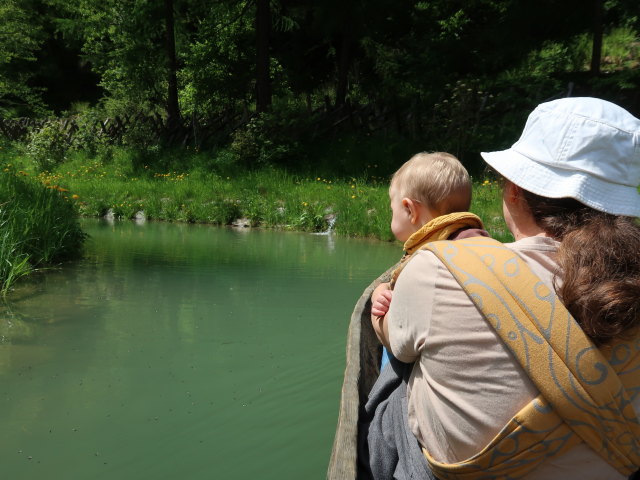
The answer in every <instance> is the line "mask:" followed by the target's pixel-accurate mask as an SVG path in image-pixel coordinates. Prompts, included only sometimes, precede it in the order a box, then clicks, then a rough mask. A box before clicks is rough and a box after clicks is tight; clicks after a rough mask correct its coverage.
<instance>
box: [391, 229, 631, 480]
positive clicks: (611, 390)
mask: <svg viewBox="0 0 640 480" xmlns="http://www.w3.org/2000/svg"><path fill="white" fill-rule="evenodd" d="M420 248H421V249H427V250H430V251H431V252H433V253H434V254H435V255H436V256H437V257H438V258H439V259H440V260H441V261H442V262H443V263H444V265H445V266H446V267H447V268H448V269H449V271H450V272H451V273H452V274H453V276H454V277H455V278H456V280H457V281H458V282H459V283H460V285H461V286H462V288H463V289H464V290H465V291H466V293H467V294H468V295H469V297H470V298H471V300H472V301H473V302H474V304H475V305H476V307H477V308H478V309H479V310H480V312H482V314H483V316H484V317H485V319H486V320H487V321H488V322H489V323H490V324H491V325H492V327H493V328H494V329H495V330H496V332H497V333H498V334H499V336H500V337H501V339H502V340H503V342H504V343H505V345H506V346H507V347H508V348H509V350H510V351H511V352H512V353H513V355H514V356H515V358H516V359H517V360H518V362H519V363H520V365H521V366H522V368H523V369H524V370H525V372H526V373H527V375H528V376H529V378H531V380H532V381H533V383H534V384H535V385H536V387H537V388H538V390H539V392H540V395H539V396H538V397H537V398H535V399H533V400H532V401H531V402H530V403H529V404H528V405H526V406H525V407H524V408H522V410H520V411H519V412H518V413H516V415H515V416H514V417H513V418H512V419H511V420H510V421H509V423H508V424H507V425H506V426H505V427H504V428H503V429H502V430H501V431H500V433H498V435H497V436H496V437H495V438H494V439H493V440H492V441H491V442H490V443H489V444H488V445H486V446H485V447H484V448H482V450H481V451H480V452H479V453H478V454H476V455H474V456H473V457H471V458H469V459H466V460H464V461H461V462H457V463H452V464H448V463H441V462H438V461H437V460H435V459H434V458H433V457H431V456H430V455H429V452H427V451H426V450H424V449H423V453H424V454H425V457H426V459H427V462H428V463H429V466H430V468H431V470H432V471H433V473H434V474H435V475H436V476H437V477H438V478H439V479H440V480H448V479H455V480H480V479H487V478H492V479H495V478H498V479H516V478H521V477H523V476H525V475H526V474H527V473H529V472H531V471H532V470H533V469H534V468H536V466H537V465H539V464H540V463H541V462H543V461H544V460H545V458H548V457H552V456H555V455H560V454H562V453H564V452H566V451H568V450H569V449H571V448H572V447H573V446H575V445H577V444H578V443H580V442H583V441H584V442H585V443H586V444H587V445H589V447H591V448H592V449H593V450H594V451H595V452H597V453H598V454H599V455H600V456H601V457H602V458H603V459H604V460H605V461H607V462H608V463H609V464H610V465H611V466H613V467H614V468H615V469H616V470H617V471H618V472H620V473H621V474H622V475H625V476H628V475H630V474H632V473H633V472H635V471H636V470H638V467H639V466H640V423H639V420H638V418H637V416H636V412H635V410H634V408H633V405H632V403H631V401H632V399H634V398H635V397H636V395H638V394H639V393H640V339H639V338H635V339H634V340H631V341H618V342H615V343H614V344H613V345H609V346H606V347H602V348H600V349H599V348H597V347H596V346H595V345H594V344H593V343H592V341H591V340H590V339H589V338H588V337H587V336H586V335H585V334H584V333H583V331H582V330H581V328H580V326H579V325H578V323H577V322H576V321H575V320H574V319H573V318H572V317H571V315H570V314H569V312H568V311H567V309H566V308H565V307H564V305H562V303H561V302H560V300H559V299H558V297H557V296H556V294H555V293H554V292H553V291H552V290H550V289H549V288H548V287H547V286H546V285H544V284H543V283H542V281H541V280H540V279H539V278H538V277H537V276H536V275H535V274H534V273H533V272H532V271H531V270H530V269H529V267H528V266H527V265H526V264H525V263H524V261H523V260H522V259H521V258H520V257H519V256H518V255H517V254H516V253H515V252H513V251H512V250H510V249H508V248H506V247H505V246H504V245H502V244H501V243H500V242H497V241H496V240H493V239H491V238H485V237H475V238H469V239H464V240H458V241H455V242H451V241H436V242H429V243H426V244H424V245H421V247H420ZM398 273H399V272H398Z"/></svg>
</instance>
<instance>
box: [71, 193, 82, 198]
mask: <svg viewBox="0 0 640 480" xmlns="http://www.w3.org/2000/svg"><path fill="white" fill-rule="evenodd" d="M71 198H73V199H74V200H77V199H79V198H80V195H76V194H75V193H74V194H73V195H71Z"/></svg>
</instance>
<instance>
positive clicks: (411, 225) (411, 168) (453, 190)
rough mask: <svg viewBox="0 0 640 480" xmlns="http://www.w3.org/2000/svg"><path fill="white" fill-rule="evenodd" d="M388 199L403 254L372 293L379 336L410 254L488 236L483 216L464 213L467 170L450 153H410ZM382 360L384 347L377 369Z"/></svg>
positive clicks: (467, 200)
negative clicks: (431, 245) (429, 245)
mask: <svg viewBox="0 0 640 480" xmlns="http://www.w3.org/2000/svg"><path fill="white" fill-rule="evenodd" d="M389 198H390V201H391V212H392V218H391V231H392V232H393V235H394V236H395V237H396V238H397V239H398V240H400V241H401V242H404V256H403V257H402V260H401V262H400V265H399V266H398V268H397V269H396V270H395V271H394V273H393V276H392V278H391V281H390V282H389V283H381V284H380V285H378V287H377V288H376V289H375V290H374V291H373V293H372V295H371V303H372V307H371V321H372V323H373V328H374V330H375V331H376V333H378V337H381V335H380V332H382V330H383V329H385V327H386V323H385V321H384V317H385V315H386V314H387V311H388V310H389V305H390V304H391V298H392V290H393V286H394V285H395V282H396V280H397V278H398V275H400V272H401V271H402V268H404V265H405V264H406V262H407V261H408V260H409V259H410V257H411V255H412V254H413V253H414V252H416V251H417V250H419V249H420V247H422V246H423V245H425V244H426V243H428V242H433V241H436V240H456V239H460V238H468V237H477V236H485V237H486V236H488V234H487V232H486V231H485V230H484V229H483V225H482V220H480V218H478V216H476V215H474V214H473V213H469V212H467V210H468V209H469V206H470V205H471V179H470V178H469V173H468V172H467V170H466V169H465V168H464V167H463V166H462V164H461V163H460V161H459V160H458V159H457V158H456V157H454V156H453V155H451V154H449V153H444V152H434V153H418V154H417V155H414V156H413V157H411V159H409V160H408V161H407V162H405V163H404V165H402V166H401V167H400V168H399V169H398V171H397V172H396V173H394V174H393V177H392V178H391V186H390V187H389ZM384 338H388V336H387V335H384ZM385 347H386V346H385ZM387 361H388V358H387V351H386V348H383V356H382V363H381V366H380V368H381V369H382V367H384V365H385V364H386V363H387Z"/></svg>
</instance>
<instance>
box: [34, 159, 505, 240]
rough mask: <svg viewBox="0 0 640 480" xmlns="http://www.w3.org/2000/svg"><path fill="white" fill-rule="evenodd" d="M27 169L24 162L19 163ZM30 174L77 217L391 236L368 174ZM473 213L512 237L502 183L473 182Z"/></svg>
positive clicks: (380, 193)
mask: <svg viewBox="0 0 640 480" xmlns="http://www.w3.org/2000/svg"><path fill="white" fill-rule="evenodd" d="M22 168H24V169H25V170H27V169H28V166H23V167H22ZM26 173H27V174H28V175H35V176H36V177H37V179H38V180H39V181H40V182H41V183H42V184H43V185H44V186H46V187H47V188H48V189H50V190H53V191H57V192H59V193H62V194H64V196H66V197H67V198H68V199H69V201H71V202H73V203H74V204H75V205H76V207H77V208H78V211H79V213H80V214H81V215H84V216H92V217H99V216H105V215H107V214H109V215H112V216H113V217H114V218H120V219H131V218H135V217H136V215H137V216H142V215H144V217H145V218H147V219H150V220H165V221H179V222H193V223H210V224H218V225H230V224H232V223H237V224H242V225H250V226H260V227H265V228H279V229H286V230H297V231H307V232H322V231H326V230H327V229H328V228H329V226H330V225H333V231H334V232H336V233H337V234H341V235H349V236H361V237H372V238H378V239H381V240H385V241H390V240H393V235H392V234H391V231H390V227H389V224H390V221H391V211H390V208H389V196H388V183H387V181H384V180H382V179H378V178H371V177H362V178H357V177H347V178H332V177H327V176H311V175H301V174H291V173H288V172H286V171H284V170H282V169H262V170H257V171H243V172H242V173H235V174H234V173H230V170H227V171H226V173H223V172H221V171H218V172H215V171H211V170H210V169H209V170H208V169H203V168H191V169H187V168H185V169H184V170H180V169H178V168H176V166H175V165H174V166H173V168H172V169H167V170H161V169H156V168H153V167H152V166H150V165H144V164H143V165H140V166H139V168H137V170H136V171H133V169H132V167H131V163H130V162H128V160H127V159H126V158H123V159H121V160H118V159H117V158H116V159H115V160H112V161H110V162H102V161H100V160H97V159H89V158H87V157H85V156H83V155H76V156H75V157H71V158H70V159H68V161H66V162H65V163H64V164H62V165H61V166H60V167H59V168H57V169H56V170H55V171H54V172H44V173H39V174H37V173H35V172H26ZM472 211H473V212H475V213H477V214H478V215H479V216H480V217H481V218H482V219H483V220H484V221H485V223H486V226H487V229H488V230H489V231H490V233H491V234H492V235H494V236H495V237H496V238H498V239H501V240H510V236H509V234H508V232H507V231H506V228H505V226H504V221H503V220H502V208H501V201H500V188H499V186H498V185H497V184H496V183H495V182H493V183H492V182H490V181H488V180H487V181H484V180H481V181H476V182H475V183H474V201H473V204H472Z"/></svg>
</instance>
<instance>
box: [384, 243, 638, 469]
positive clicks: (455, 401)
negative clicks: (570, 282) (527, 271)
mask: <svg viewBox="0 0 640 480" xmlns="http://www.w3.org/2000/svg"><path fill="white" fill-rule="evenodd" d="M507 246H508V247H509V248H511V249H512V250H514V251H515V252H517V253H518V254H519V255H520V256H521V257H522V259H523V260H524V261H525V262H526V263H527V265H529V267H530V268H531V269H532V270H533V272H534V273H535V274H536V275H538V276H539V277H540V278H541V279H542V281H543V282H545V283H546V284H547V285H548V286H549V287H550V288H553V286H552V279H553V272H554V271H555V268H556V263H555V260H554V258H555V253H556V251H557V247H558V243H557V242H556V241H554V240H552V239H549V238H545V237H530V238H525V239H522V240H520V241H518V242H515V243H512V244H507ZM387 321H388V327H389V342H390V346H391V351H392V353H393V354H394V355H395V356H396V357H397V358H398V359H400V360H402V361H404V362H414V361H415V362H416V364H415V366H414V368H413V372H412V374H411V378H410V380H409V387H408V393H407V394H408V413H409V426H410V427H411V430H412V431H413V433H414V434H415V435H416V437H417V438H418V440H419V442H420V443H421V444H422V445H423V446H424V447H426V449H427V450H428V451H429V452H430V454H431V455H432V456H433V457H434V458H435V459H436V460H438V461H441V462H449V463H452V462H458V461H462V460H465V459H467V458H469V457H471V456H473V455H475V454H476V453H478V452H479V451H480V450H481V449H482V448H483V447H484V446H485V445H487V444H488V443H489V442H490V441H491V440H492V439H493V438H494V437H495V436H496V435H497V434H498V433H499V431H500V430H501V429H502V427H504V425H506V424H507V422H508V421H509V420H510V419H511V418H512V417H513V415H514V414H515V413H517V412H518V411H519V410H520V409H522V407H524V406H525V405H526V404H527V403H528V402H529V401H531V400H532V399H533V398H535V397H536V396H537V395H538V391H537V389H536V387H535V386H534V385H533V384H532V382H531V380H529V378H528V376H527V375H526V374H525V373H524V371H523V370H522V368H521V367H520V365H519V364H518V362H517V360H516V359H515V357H513V355H512V354H511V353H510V352H509V350H508V349H507V348H506V346H505V345H504V344H503V342H502V340H501V339H500V337H499V336H498V335H497V334H496V333H495V331H494V329H493V328H492V327H491V325H489V324H488V323H487V322H486V321H485V320H484V318H483V317H482V315H481V314H480V312H479V311H478V310H477V309H476V307H475V306H474V305H473V303H472V302H471V300H470V299H469V297H468V296H467V294H466V293H465V292H464V291H463V290H462V288H460V286H459V285H458V283H457V282H456V280H455V279H454V278H453V276H452V275H451V274H450V273H449V271H448V270H447V269H446V267H445V266H444V265H443V264H442V263H441V262H440V261H439V260H438V259H437V258H436V257H435V255H433V254H432V253H431V252H428V251H424V250H423V251H420V252H418V253H417V254H416V255H414V257H413V258H412V259H411V260H410V261H409V263H408V264H407V266H406V267H405V269H404V270H403V271H402V274H401V275H400V277H399V278H398V282H397V284H396V286H395V290H394V293H393V301H392V302H391V306H390V309H389V312H388V313H387ZM634 406H635V407H636V411H638V412H640V397H639V398H638V399H637V402H636V404H635V405H634ZM555 478H562V479H565V480H572V479H575V480H578V479H579V480H591V479H593V480H607V479H611V480H618V479H619V480H624V479H625V478H626V477H624V476H622V475H620V474H619V473H618V472H617V471H616V470H615V469H613V468H612V467H610V466H609V465H608V464H607V463H606V462H605V461H604V460H602V459H601V458H600V457H599V456H598V455H597V454H596V453H595V452H594V451H593V450H591V449H590V448H589V447H588V446H587V445H585V444H584V443H583V444H580V445H578V446H576V447H574V448H573V449H572V450H571V451H570V452H568V453H567V454H565V455H562V456H559V457H555V458H552V459H550V460H548V461H546V462H545V463H544V464H542V465H541V466H540V467H538V468H537V469H536V470H535V471H534V472H532V473H531V474H529V475H528V476H527V477H525V479H526V480H542V479H545V480H547V479H555Z"/></svg>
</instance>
